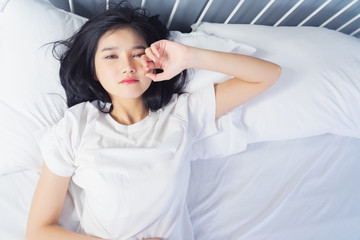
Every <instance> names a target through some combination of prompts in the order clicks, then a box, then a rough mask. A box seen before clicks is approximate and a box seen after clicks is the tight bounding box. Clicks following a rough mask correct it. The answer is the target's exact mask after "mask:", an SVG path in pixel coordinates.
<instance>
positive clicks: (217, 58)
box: [143, 40, 281, 117]
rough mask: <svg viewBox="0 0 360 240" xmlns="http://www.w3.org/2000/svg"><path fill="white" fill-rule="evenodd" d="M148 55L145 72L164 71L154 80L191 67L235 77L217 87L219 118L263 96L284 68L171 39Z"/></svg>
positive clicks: (151, 75)
mask: <svg viewBox="0 0 360 240" xmlns="http://www.w3.org/2000/svg"><path fill="white" fill-rule="evenodd" d="M145 52H146V56H145V55H144V56H143V65H144V68H145V70H149V71H150V70H152V69H154V68H161V69H163V70H164V72H163V73H160V74H154V73H148V74H147V76H148V77H150V78H152V79H153V80H154V81H162V80H166V79H170V78H171V77H173V76H174V75H176V74H178V73H180V72H181V71H182V70H183V69H187V68H201V69H205V70H211V71H215V72H221V73H225V74H227V75H230V76H233V77H234V78H233V79H230V80H228V81H226V82H223V83H220V84H218V85H216V86H215V96H216V117H220V116H221V115H223V114H225V113H227V112H228V111H231V110H232V109H234V108H236V107H238V106H240V105H241V104H243V103H245V102H246V101H248V100H250V99H252V98H253V97H255V96H257V95H259V94H260V93H261V92H263V91H265V90H266V89H267V88H269V87H270V86H272V85H273V84H274V83H275V82H276V81H277V80H278V79H279V77H280V74H281V67H280V66H278V65H277V64H274V63H272V62H268V61H265V60H262V59H259V58H255V57H251V56H246V55H241V54H233V53H224V52H217V51H211V50H205V49H200V48H194V47H189V46H185V45H182V44H179V43H175V42H171V41H167V40H162V41H159V42H156V43H153V44H152V45H151V46H150V47H149V48H147V49H146V51H145Z"/></svg>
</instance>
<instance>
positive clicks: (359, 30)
mask: <svg viewBox="0 0 360 240" xmlns="http://www.w3.org/2000/svg"><path fill="white" fill-rule="evenodd" d="M358 32H360V28H358V29H357V30H355V31H353V32H352V33H350V35H351V36H354V35H355V34H357V33H358Z"/></svg>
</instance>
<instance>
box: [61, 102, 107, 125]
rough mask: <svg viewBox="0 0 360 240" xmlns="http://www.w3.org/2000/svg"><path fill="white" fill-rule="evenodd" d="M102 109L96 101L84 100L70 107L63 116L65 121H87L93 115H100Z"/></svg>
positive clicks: (79, 122)
mask: <svg viewBox="0 0 360 240" xmlns="http://www.w3.org/2000/svg"><path fill="white" fill-rule="evenodd" d="M99 112H100V110H99V109H98V108H97V106H96V102H95V101H94V102H82V103H78V104H76V105H74V106H72V107H70V108H68V109H67V110H66V111H65V113H64V116H63V118H62V120H63V121H70V122H73V123H78V124H81V123H85V122H87V120H88V119H90V118H92V116H94V115H96V116H98V115H99Z"/></svg>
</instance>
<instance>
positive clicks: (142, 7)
mask: <svg viewBox="0 0 360 240" xmlns="http://www.w3.org/2000/svg"><path fill="white" fill-rule="evenodd" d="M145 4H146V0H141V6H140V9H144V8H145Z"/></svg>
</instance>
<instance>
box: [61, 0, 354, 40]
mask: <svg viewBox="0 0 360 240" xmlns="http://www.w3.org/2000/svg"><path fill="white" fill-rule="evenodd" d="M245 1H246V0H239V2H238V3H237V5H236V7H235V8H234V9H233V10H232V12H231V13H230V14H229V16H228V17H227V19H226V20H225V22H224V24H228V23H229V22H230V21H231V19H232V18H233V17H234V15H235V14H236V13H237V12H238V11H239V9H240V7H241V6H242V5H243V3H244V2H245ZM275 1H276V0H269V2H268V3H267V4H266V6H265V7H264V8H263V9H262V10H261V11H260V12H259V13H258V14H257V16H256V17H255V18H254V19H253V20H252V21H251V22H250V24H255V23H256V22H257V21H258V20H259V19H260V18H261V16H262V15H263V14H264V13H265V12H266V11H267V10H268V9H269V8H270V7H271V6H272V5H273V3H274V2H275ZM304 1H305V0H298V2H297V3H296V4H295V5H294V6H293V7H292V8H291V9H290V10H289V11H287V12H286V13H285V14H284V15H283V16H282V17H281V18H280V19H279V20H278V21H277V22H276V23H275V24H274V26H279V25H280V24H281V23H282V22H283V21H284V20H285V19H286V18H287V17H289V16H290V15H291V14H292V13H293V12H294V11H295V10H296V9H297V8H299V7H300V5H301V4H302V3H303V2H304ZM324 1H325V0H324ZM332 1H333V0H326V1H325V2H324V3H323V4H321V6H320V7H318V8H317V9H316V10H315V11H313V12H312V13H311V14H310V15H308V16H307V17H306V18H305V19H304V20H303V21H302V22H301V23H299V24H298V25H297V26H303V25H304V24H305V23H306V22H308V21H309V20H310V19H311V18H313V17H314V16H315V15H316V14H318V13H319V12H320V11H321V10H323V9H324V8H325V7H326V6H327V5H328V4H329V3H331V2H332ZM359 1H360V0H352V1H351V2H350V3H349V4H347V5H346V6H345V7H343V8H342V9H341V10H339V11H338V12H337V13H335V14H334V15H333V16H331V17H330V18H329V19H327V20H326V21H325V22H324V23H322V24H321V25H320V26H319V27H324V26H326V25H327V24H329V23H330V22H331V21H333V20H334V19H335V18H337V17H338V16H339V15H341V14H342V13H344V12H345V11H346V10H348V9H349V8H351V7H352V6H353V5H354V4H356V3H357V2H359ZM109 2H110V0H105V4H106V9H109ZM180 2H181V0H176V1H175V3H174V5H173V8H172V11H171V14H170V16H169V19H168V22H167V24H166V26H167V27H170V25H171V23H172V22H173V19H174V16H175V13H176V11H177V9H178V7H179V4H180ZM213 2H214V0H208V1H207V3H206V5H205V7H204V8H203V10H202V11H201V14H200V16H199V18H198V19H197V21H196V23H195V24H194V29H196V28H197V27H198V26H199V24H200V23H201V21H202V20H203V19H204V17H205V15H206V13H207V12H208V11H209V9H210V7H211V5H212V3H213ZM68 3H69V8H70V12H72V13H75V9H74V3H73V0H68ZM145 4H146V0H141V7H140V8H141V9H144V8H145ZM359 18H360V13H359V14H357V15H356V16H355V17H353V18H352V19H350V20H348V21H347V22H346V23H345V24H343V25H342V26H340V27H338V28H337V29H336V31H341V30H342V29H344V28H346V27H348V26H349V25H351V24H352V23H354V22H355V21H356V20H358V19H359ZM359 32H360V28H358V29H356V30H355V31H353V32H352V33H350V34H349V35H351V36H354V35H356V34H358V33H359Z"/></svg>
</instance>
